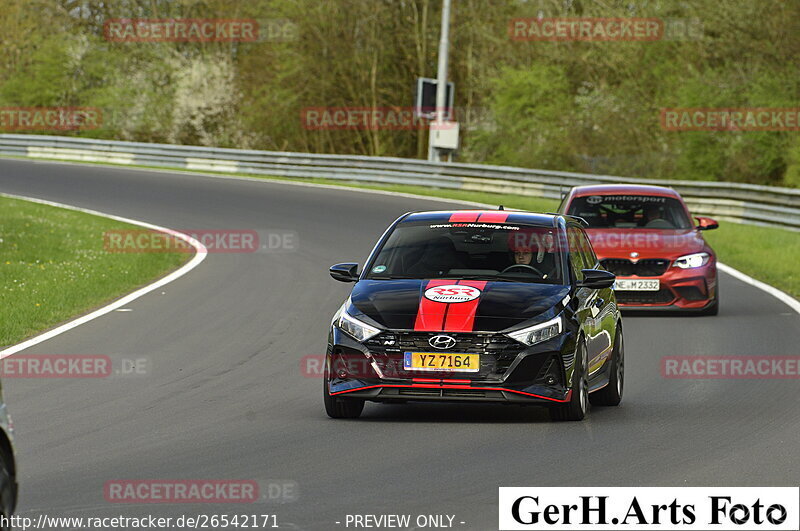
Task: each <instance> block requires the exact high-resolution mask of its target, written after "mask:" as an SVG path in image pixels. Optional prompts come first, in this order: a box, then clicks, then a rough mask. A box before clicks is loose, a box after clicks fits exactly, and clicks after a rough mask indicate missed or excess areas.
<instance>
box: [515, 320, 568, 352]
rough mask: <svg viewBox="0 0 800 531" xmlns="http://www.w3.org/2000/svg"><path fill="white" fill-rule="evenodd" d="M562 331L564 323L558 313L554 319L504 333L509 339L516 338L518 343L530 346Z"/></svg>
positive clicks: (551, 337)
mask: <svg viewBox="0 0 800 531" xmlns="http://www.w3.org/2000/svg"><path fill="white" fill-rule="evenodd" d="M563 331H564V325H563V322H562V320H561V316H560V315H559V316H558V317H556V318H555V319H551V320H549V321H547V322H544V323H539V324H537V325H533V326H529V327H528V328H523V329H522V330H516V331H514V332H509V333H508V334H506V335H507V336H508V337H510V338H511V339H516V340H517V341H519V342H520V343H525V344H526V345H528V346H531V345H535V344H536V343H541V342H542V341H547V340H548V339H553V338H554V337H556V336H557V335H559V334H560V333H561V332H563Z"/></svg>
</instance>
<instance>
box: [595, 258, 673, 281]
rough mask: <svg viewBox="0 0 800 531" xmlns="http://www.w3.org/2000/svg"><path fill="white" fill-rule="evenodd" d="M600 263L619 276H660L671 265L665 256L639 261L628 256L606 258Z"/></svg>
mask: <svg viewBox="0 0 800 531" xmlns="http://www.w3.org/2000/svg"><path fill="white" fill-rule="evenodd" d="M600 263H601V264H602V265H603V267H604V268H606V270H607V271H610V272H611V273H614V274H615V275H617V276H618V277H659V276H661V275H663V274H664V273H665V272H666V270H667V268H668V267H669V260H667V259H665V258H646V259H644V260H639V261H638V262H633V261H631V260H628V259H626V258H606V259H605V260H601V261H600Z"/></svg>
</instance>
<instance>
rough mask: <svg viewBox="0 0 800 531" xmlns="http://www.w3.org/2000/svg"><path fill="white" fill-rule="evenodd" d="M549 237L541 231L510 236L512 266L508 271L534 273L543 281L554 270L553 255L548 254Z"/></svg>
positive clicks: (529, 230) (523, 232) (523, 231)
mask: <svg viewBox="0 0 800 531" xmlns="http://www.w3.org/2000/svg"><path fill="white" fill-rule="evenodd" d="M547 239H548V235H547V234H546V233H544V232H543V231H541V230H533V229H522V230H520V231H518V232H514V233H511V234H509V235H508V250H509V254H510V255H511V264H510V265H509V266H508V267H507V268H506V271H509V270H510V271H517V272H522V271H525V270H528V271H533V272H534V273H536V274H537V275H539V276H541V277H542V278H543V279H546V278H547V277H548V273H549V272H550V271H551V270H552V267H553V264H552V263H551V262H552V260H553V255H552V253H548V252H547V249H548V242H547V241H545V240H547Z"/></svg>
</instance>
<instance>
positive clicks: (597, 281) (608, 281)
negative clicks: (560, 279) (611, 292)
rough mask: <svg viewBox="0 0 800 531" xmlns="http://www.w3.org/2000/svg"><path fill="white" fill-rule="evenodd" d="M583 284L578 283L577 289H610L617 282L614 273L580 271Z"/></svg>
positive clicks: (591, 270)
mask: <svg viewBox="0 0 800 531" xmlns="http://www.w3.org/2000/svg"><path fill="white" fill-rule="evenodd" d="M581 272H582V273H583V282H579V283H578V287H579V288H591V289H603V288H610V287H611V286H613V285H614V281H615V280H617V276H616V275H615V274H614V273H609V272H608V271H603V270H600V269H581Z"/></svg>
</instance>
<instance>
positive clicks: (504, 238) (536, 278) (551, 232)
mask: <svg viewBox="0 0 800 531" xmlns="http://www.w3.org/2000/svg"><path fill="white" fill-rule="evenodd" d="M557 234H558V230H557V229H554V228H549V227H533V226H526V225H513V224H490V223H422V222H406V223H401V224H400V225H398V226H397V227H396V228H395V229H394V231H392V233H391V234H390V235H389V238H388V239H387V240H386V242H385V243H384V245H383V246H382V247H381V249H380V250H379V251H378V254H377V255H376V257H375V259H374V260H373V261H372V263H371V264H369V265H368V267H369V271H367V277H366V278H369V279H389V278H426V279H434V278H452V279H481V280H509V281H514V282H543V283H548V284H560V283H562V278H563V275H562V262H563V258H564V257H563V253H562V252H561V250H562V249H564V245H563V243H560V242H559V238H558V236H557Z"/></svg>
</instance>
